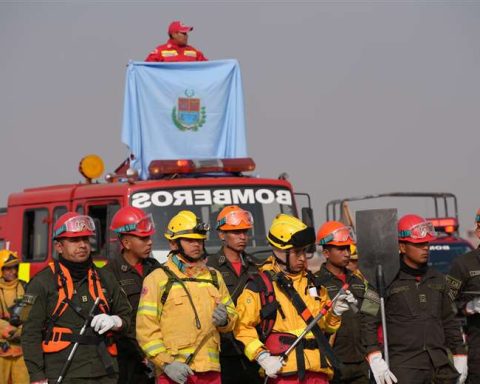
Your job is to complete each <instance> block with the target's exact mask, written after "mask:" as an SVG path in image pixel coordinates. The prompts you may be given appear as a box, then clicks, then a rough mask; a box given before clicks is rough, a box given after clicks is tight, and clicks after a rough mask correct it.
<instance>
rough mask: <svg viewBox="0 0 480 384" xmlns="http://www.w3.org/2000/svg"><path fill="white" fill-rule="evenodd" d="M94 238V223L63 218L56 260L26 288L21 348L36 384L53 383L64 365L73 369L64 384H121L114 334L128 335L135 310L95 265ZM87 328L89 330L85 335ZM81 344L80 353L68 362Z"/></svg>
mask: <svg viewBox="0 0 480 384" xmlns="http://www.w3.org/2000/svg"><path fill="white" fill-rule="evenodd" d="M94 235H95V224H94V222H93V219H92V218H91V217H89V216H85V215H81V214H79V213H76V212H67V213H65V214H64V215H62V216H60V218H59V219H58V220H57V222H56V223H55V225H54V227H53V240H54V241H53V246H54V248H55V251H56V252H57V254H58V259H57V260H55V261H54V262H52V263H50V265H49V266H48V267H46V268H45V269H43V270H42V271H41V272H39V273H38V274H37V275H35V277H34V278H33V279H32V280H31V281H30V283H29V284H28V286H27V292H26V294H25V296H24V303H25V304H26V305H27V307H26V310H28V311H29V316H28V319H27V320H26V321H25V324H24V327H23V335H22V347H23V352H24V356H25V362H26V365H27V368H28V373H29V374H30V381H31V382H32V383H35V384H39V383H41V384H44V383H45V384H46V383H48V382H55V381H56V380H57V379H58V377H59V375H60V373H61V371H62V370H63V367H64V366H65V364H66V361H69V363H68V364H70V366H69V369H68V370H67V372H66V374H65V375H64V376H63V377H64V381H63V383H65V384H69V383H80V382H81V383H84V382H85V383H87V382H88V383H90V382H93V381H95V383H98V384H107V383H108V384H110V383H111V384H113V383H116V382H117V372H118V367H117V362H116V359H115V355H116V351H115V345H114V344H112V339H113V337H112V336H111V333H113V332H121V331H126V330H128V327H129V324H130V316H131V307H130V304H129V303H128V300H127V297H126V296H125V293H124V292H123V291H122V289H121V288H120V285H119V284H118V282H117V281H116V279H115V276H114V275H113V274H111V272H109V271H107V270H106V269H104V268H102V269H97V267H96V266H95V265H94V263H93V260H92V256H91V244H90V237H92V236H94ZM98 300H99V304H98V306H97V310H96V311H95V312H94V313H93V318H92V319H91V320H89V316H88V315H89V313H90V311H91V310H92V308H94V302H98ZM84 324H86V325H89V326H88V327H87V330H86V332H85V333H84V334H83V335H81V334H80V330H81V329H82V327H83V326H84ZM77 342H78V348H77V349H76V353H75V354H74V356H73V357H70V359H68V357H69V355H70V351H71V350H72V344H76V343H77Z"/></svg>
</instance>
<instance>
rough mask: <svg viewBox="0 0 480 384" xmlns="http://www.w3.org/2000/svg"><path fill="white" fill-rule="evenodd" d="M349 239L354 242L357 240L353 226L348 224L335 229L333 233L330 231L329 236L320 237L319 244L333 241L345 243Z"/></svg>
mask: <svg viewBox="0 0 480 384" xmlns="http://www.w3.org/2000/svg"><path fill="white" fill-rule="evenodd" d="M348 240H350V241H352V242H354V243H355V242H356V241H357V239H356V237H355V232H354V231H353V228H352V227H350V226H347V225H346V226H344V227H341V228H338V229H336V230H334V231H333V232H332V233H330V234H329V235H328V236H326V237H324V238H323V239H320V242H319V244H320V245H325V244H328V243H331V242H335V243H344V242H346V241H348Z"/></svg>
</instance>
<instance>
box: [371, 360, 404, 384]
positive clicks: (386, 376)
mask: <svg viewBox="0 0 480 384" xmlns="http://www.w3.org/2000/svg"><path fill="white" fill-rule="evenodd" d="M367 359H368V364H370V369H371V370H372V373H373V376H374V377H375V382H376V383H377V384H393V383H396V382H398V380H397V378H396V377H395V375H394V374H393V373H392V372H391V371H390V369H389V368H388V365H387V363H386V362H385V360H383V358H382V353H381V352H373V353H371V354H370V355H368V357H367Z"/></svg>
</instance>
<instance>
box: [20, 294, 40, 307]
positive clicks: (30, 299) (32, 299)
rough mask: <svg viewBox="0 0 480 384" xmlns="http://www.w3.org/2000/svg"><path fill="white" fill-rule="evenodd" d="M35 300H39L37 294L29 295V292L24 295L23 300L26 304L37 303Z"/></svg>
mask: <svg viewBox="0 0 480 384" xmlns="http://www.w3.org/2000/svg"><path fill="white" fill-rule="evenodd" d="M35 300H37V296H36V295H28V294H25V295H23V302H24V303H25V304H29V305H33V304H35Z"/></svg>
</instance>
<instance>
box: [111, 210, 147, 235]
mask: <svg viewBox="0 0 480 384" xmlns="http://www.w3.org/2000/svg"><path fill="white" fill-rule="evenodd" d="M154 229H155V222H154V221H153V217H152V214H151V213H150V214H148V215H146V216H145V217H143V218H141V219H140V220H139V221H138V222H136V223H130V224H126V225H123V226H121V227H119V228H115V229H114V232H115V233H128V232H134V231H135V232H138V233H150V232H151V231H153V230H154Z"/></svg>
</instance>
